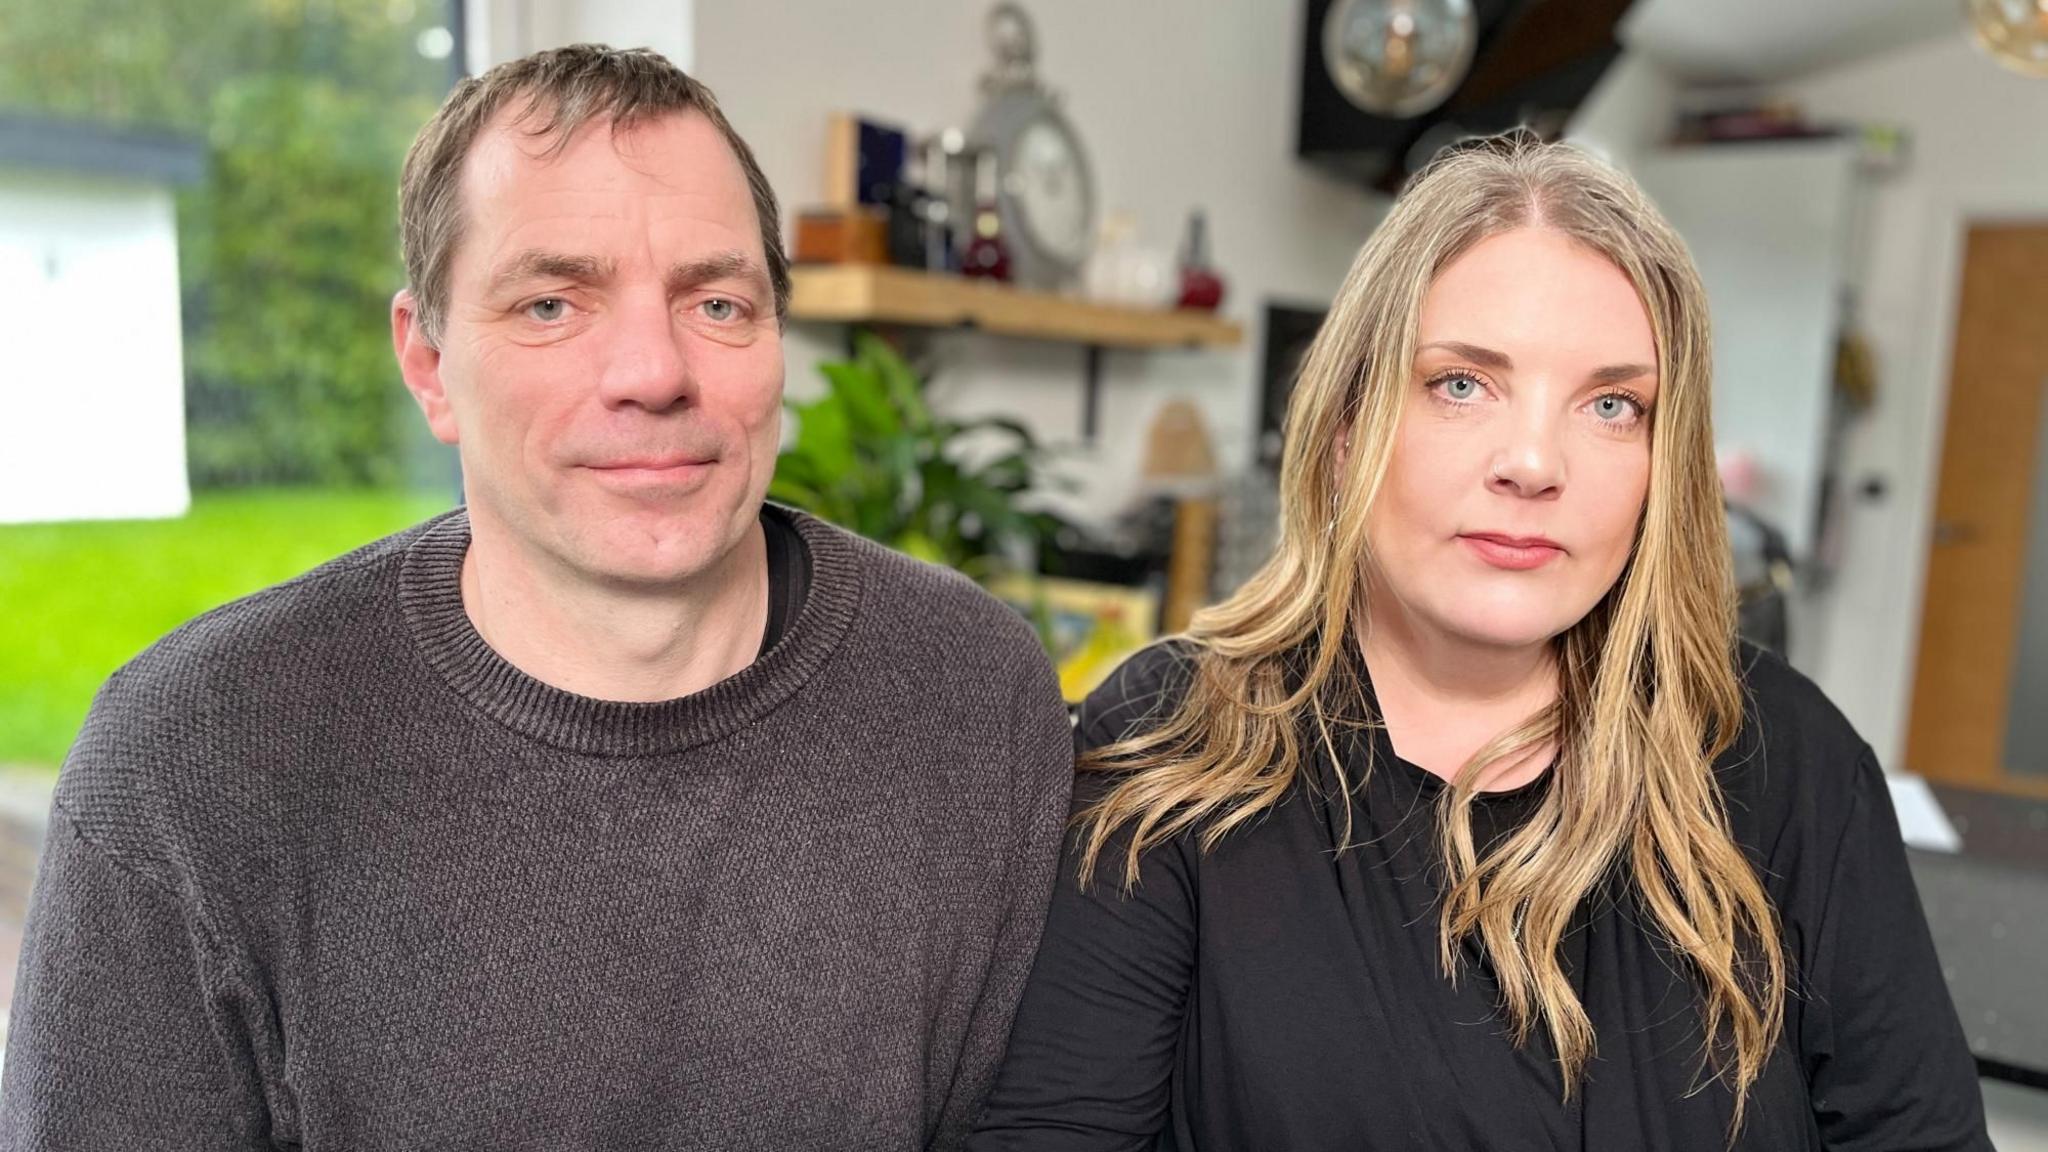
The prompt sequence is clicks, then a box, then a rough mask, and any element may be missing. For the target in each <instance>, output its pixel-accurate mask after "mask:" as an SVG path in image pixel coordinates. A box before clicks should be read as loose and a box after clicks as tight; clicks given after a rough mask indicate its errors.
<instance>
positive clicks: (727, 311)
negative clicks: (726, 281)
mask: <svg viewBox="0 0 2048 1152" xmlns="http://www.w3.org/2000/svg"><path fill="white" fill-rule="evenodd" d="M739 314H740V306H739V305H738V304H735V303H733V302H732V301H730V300H727V299H725V298H724V297H722V296H714V297H712V298H711V299H709V300H706V301H705V302H704V315H705V316H707V317H709V318H711V319H713V320H716V321H718V322H720V323H724V322H725V321H727V320H733V319H737V318H738V317H739Z"/></svg>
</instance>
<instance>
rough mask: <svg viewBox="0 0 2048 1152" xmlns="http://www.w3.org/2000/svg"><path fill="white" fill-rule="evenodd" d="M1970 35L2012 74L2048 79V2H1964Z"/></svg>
mask: <svg viewBox="0 0 2048 1152" xmlns="http://www.w3.org/2000/svg"><path fill="white" fill-rule="evenodd" d="M1963 10H1964V12H1965V13H1967V14H1968V16H1969V20H1970V35H1971V37H1972V38H1973V39H1975V40H1976V41H1977V46H1978V47H1979V48H1982V49H1984V51H1985V52H1987V53H1989V54H1990V56H1991V58H1992V59H1993V60H1996V61H1998V62H1999V63H2000V64H2003V65H2005V66H2006V67H2007V68H2010V69H2012V70H2013V71H2015V72H2024V73H2025V74H2027V75H2029V76H2044V77H2048V0H1963Z"/></svg>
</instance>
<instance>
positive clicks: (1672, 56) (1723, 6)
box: [1562, 0, 1964, 83]
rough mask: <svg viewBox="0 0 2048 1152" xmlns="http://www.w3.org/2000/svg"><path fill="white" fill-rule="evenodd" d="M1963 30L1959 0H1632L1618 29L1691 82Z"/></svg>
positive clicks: (1801, 67) (1733, 78)
mask: <svg viewBox="0 0 2048 1152" xmlns="http://www.w3.org/2000/svg"><path fill="white" fill-rule="evenodd" d="M1562 2H1566V3H1569V2H1570V0H1562ZM1963 34H1964V33H1963V6H1962V3H1961V2H1960V0H1636V3H1635V6H1634V7H1633V8H1631V9H1630V10H1629V13H1628V15H1627V16H1626V17H1625V18H1624V19H1623V20H1622V24H1621V28H1620V39H1621V42H1622V44H1623V45H1625V46H1626V47H1627V48H1628V49H1629V50H1630V51H1632V52H1640V53H1642V54H1643V55H1644V56H1646V57H1648V58H1649V59H1651V60H1653V61H1655V62H1656V63H1657V64H1658V65H1660V66H1661V67H1663V68H1664V69H1665V70H1667V71H1669V72H1671V73H1672V74H1674V75H1675V76H1677V77H1679V78H1680V79H1681V80H1685V81H1690V82H1694V83H1754V82H1761V81H1770V80H1782V79H1786V78H1789V77H1793V76H1799V75H1803V74H1806V73H1809V72H1816V71H1820V70H1822V69H1826V68H1831V67H1834V66H1836V65H1839V64H1846V63H1848V62H1849V61H1851V60H1857V59H1860V58H1862V57H1865V56H1873V55H1876V54H1878V53H1880V52H1884V51H1887V50H1889V49H1892V48H1898V47H1901V46H1903V45H1906V44H1911V43H1914V42H1916V41H1922V40H1928V39H1932V38H1935V37H1940V36H1961V35H1963Z"/></svg>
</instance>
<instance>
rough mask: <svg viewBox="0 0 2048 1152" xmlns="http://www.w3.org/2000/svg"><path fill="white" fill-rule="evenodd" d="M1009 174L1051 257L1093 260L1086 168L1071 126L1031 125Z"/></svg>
mask: <svg viewBox="0 0 2048 1152" xmlns="http://www.w3.org/2000/svg"><path fill="white" fill-rule="evenodd" d="M1010 173H1011V179H1010V180H1009V181H1008V183H1009V189H1008V190H1009V191H1010V193H1011V194H1012V195H1013V196H1014V197H1015V198H1016V205H1017V208H1018V214H1019V215H1020V216H1021V217H1022V218H1023V222H1024V226H1025V227H1026V228H1028V229H1030V231H1031V234H1032V238H1033V239H1034V240H1036V241H1038V244H1039V246H1040V247H1042V248H1044V249H1045V251H1046V254H1047V255H1048V256H1051V257H1053V258H1054V259H1056V260H1059V261H1060V262H1062V263H1065V264H1069V265H1079V264H1080V263H1081V261H1083V260H1085V259H1086V258H1087V256H1088V247H1089V241H1090V239H1091V237H1090V236H1089V224H1090V221H1089V216H1090V214H1091V213H1090V209H1091V207H1092V205H1091V204H1090V203H1089V199H1090V197H1089V189H1088V173H1087V168H1086V162H1085V161H1083V160H1082V159H1081V149H1080V145H1079V144H1078V143H1077V142H1076V141H1075V140H1074V138H1073V136H1072V135H1071V134H1069V132H1068V131H1067V129H1066V126H1065V125H1063V124H1061V123H1059V122H1058V121H1056V120H1053V119H1051V118H1040V119H1038V120H1034V121H1032V122H1031V123H1030V124H1029V125H1027V126H1026V127H1025V128H1024V130H1023V131H1022V132H1020V133H1018V135H1017V143H1016V147H1015V149H1014V150H1013V151H1012V153H1011V166H1010Z"/></svg>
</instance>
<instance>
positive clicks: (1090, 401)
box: [1081, 344, 1102, 444]
mask: <svg viewBox="0 0 2048 1152" xmlns="http://www.w3.org/2000/svg"><path fill="white" fill-rule="evenodd" d="M1081 353H1082V361H1081V442H1082V443H1083V444H1093V443H1095V431H1096V428H1097V427H1098V426H1099V425H1100V424H1101V422H1102V345H1100V344H1089V345H1086V346H1084V347H1083V348H1082V350H1081Z"/></svg>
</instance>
